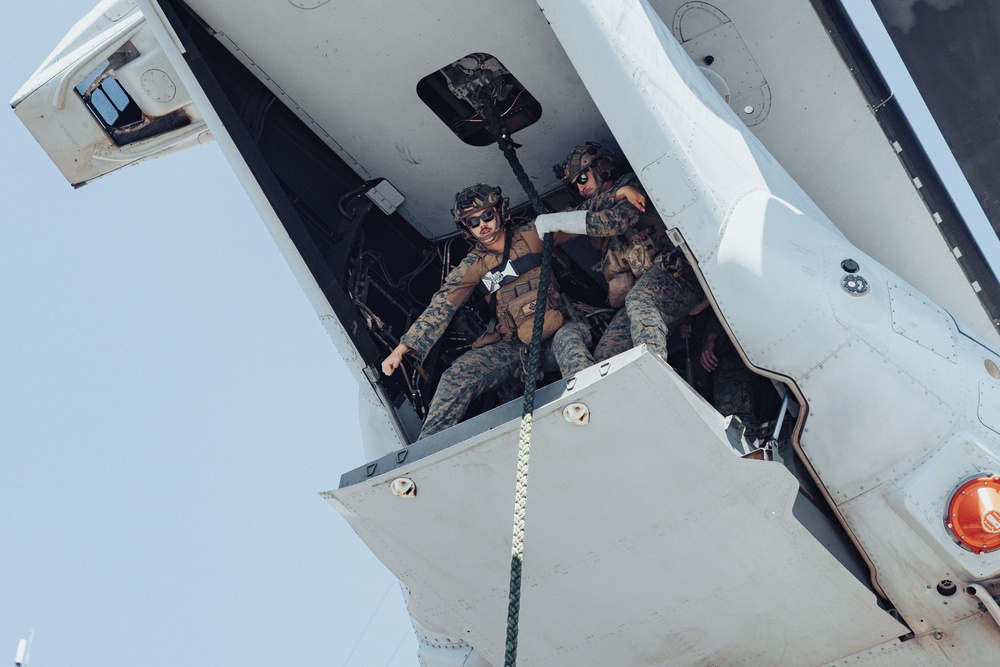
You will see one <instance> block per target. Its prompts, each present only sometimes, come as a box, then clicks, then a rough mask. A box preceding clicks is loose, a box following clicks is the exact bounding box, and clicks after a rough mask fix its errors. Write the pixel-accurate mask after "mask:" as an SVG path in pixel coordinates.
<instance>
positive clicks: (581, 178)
mask: <svg viewBox="0 0 1000 667" xmlns="http://www.w3.org/2000/svg"><path fill="white" fill-rule="evenodd" d="M589 180H590V177H589V176H587V172H586V171H581V172H580V173H579V174H577V175H576V178H574V179H573V183H574V184H576V185H583V184H584V183H586V182H587V181H589Z"/></svg>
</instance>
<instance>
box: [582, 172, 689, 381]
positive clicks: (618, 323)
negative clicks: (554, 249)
mask: <svg viewBox="0 0 1000 667" xmlns="http://www.w3.org/2000/svg"><path fill="white" fill-rule="evenodd" d="M624 185H631V186H633V187H635V188H638V189H639V190H642V188H641V186H640V185H639V182H638V179H637V178H636V176H635V174H632V173H628V174H625V175H623V176H621V177H619V178H618V179H616V180H615V182H614V183H613V184H612V186H611V187H610V188H608V189H607V190H604V191H603V192H600V193H598V194H596V195H594V196H593V197H591V198H590V199H588V200H586V201H584V202H582V203H581V204H580V205H579V206H577V210H585V211H587V236H620V235H624V234H626V233H627V232H628V231H629V230H631V229H633V228H634V227H635V226H636V225H638V224H639V219H640V217H642V216H643V215H647V216H648V215H655V213H653V212H652V209H651V208H647V211H648V212H647V213H646V214H643V213H641V212H640V211H639V209H637V208H636V207H635V206H633V205H632V204H631V203H630V202H629V201H628V200H626V199H622V200H621V201H619V202H617V203H616V202H615V192H616V191H617V190H618V189H619V188H621V187H622V186H624ZM659 224H661V225H662V222H661V223H659ZM667 250H668V248H663V252H661V255H660V257H658V260H659V262H658V263H657V264H656V265H654V267H653V268H652V269H650V270H649V271H647V272H646V273H644V274H643V275H642V276H641V277H639V278H638V279H637V280H636V282H635V285H633V286H632V289H631V290H629V292H628V295H627V296H626V297H625V307H624V308H623V309H622V311H619V313H618V314H616V315H615V318H614V319H613V320H612V321H611V325H609V326H608V330H607V331H606V332H605V334H604V336H602V337H601V341H600V342H598V344H597V350H595V359H596V360H597V361H603V360H604V359H607V358H610V357H612V356H614V355H615V354H618V353H620V352H623V351H625V350H626V349H629V347H632V346H635V345H641V344H645V345H646V347H648V348H649V349H650V351H652V352H655V353H656V354H658V355H659V356H660V357H661V358H662V359H664V360H665V359H666V358H667V337H668V336H669V333H670V326H671V325H672V324H674V323H675V322H677V321H678V320H680V319H682V318H683V317H684V316H686V315H687V313H688V311H690V310H691V308H693V307H694V306H695V305H697V304H698V302H699V301H701V300H702V299H703V298H704V293H703V292H702V290H701V286H700V285H699V284H698V280H697V278H695V275H694V271H693V269H691V267H690V266H689V265H688V264H687V262H686V261H684V260H683V259H681V260H680V262H679V263H676V270H673V271H668V270H666V269H664V268H663V266H662V261H663V259H664V257H663V255H664V254H665V252H666V251H667ZM678 256H679V255H678V253H677V251H673V252H672V253H671V255H670V260H671V262H672V263H674V260H675V259H676V258H678ZM675 273H676V274H677V275H674V274H675ZM623 311H624V313H625V314H624V315H622V314H621V313H622V312H623ZM625 327H627V328H628V333H629V337H630V338H631V342H630V344H628V345H627V346H626V341H625ZM605 338H607V339H608V340H607V342H605Z"/></svg>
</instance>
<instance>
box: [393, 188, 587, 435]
mask: <svg viewBox="0 0 1000 667" xmlns="http://www.w3.org/2000/svg"><path fill="white" fill-rule="evenodd" d="M453 212H454V213H455V218H456V224H458V225H459V228H460V229H462V230H463V231H464V232H465V233H466V235H467V236H469V237H471V239H474V240H475V241H476V244H475V246H474V247H473V248H472V250H471V251H470V252H469V254H468V255H467V256H466V257H465V259H463V260H462V261H461V262H460V263H459V265H458V266H456V267H455V268H454V269H452V270H451V272H450V273H449V274H448V277H447V278H446V279H445V281H444V284H443V285H442V286H441V289H439V290H438V291H437V292H436V293H435V294H434V296H433V297H431V302H430V304H429V305H428V306H427V308H426V309H425V310H424V312H423V313H422V314H421V315H420V317H418V318H417V320H416V321H415V322H414V323H413V324H412V325H411V326H410V328H409V330H407V332H406V333H405V334H403V336H402V337H401V338H400V345H399V346H397V347H396V349H395V350H393V351H392V353H391V354H390V355H389V356H388V357H387V358H386V360H385V361H384V362H383V363H382V370H383V372H384V373H385V374H386V375H391V374H392V373H393V372H394V371H395V369H396V368H397V367H398V366H399V364H400V363H401V362H402V358H403V355H405V354H412V355H413V356H415V357H416V359H417V360H418V361H423V360H424V358H425V357H426V356H427V353H428V352H429V351H430V349H431V348H432V347H433V346H434V344H435V343H436V342H437V341H438V340H439V339H440V338H441V336H442V335H443V334H444V332H445V329H447V327H448V324H449V323H450V322H451V319H452V317H454V315H455V313H456V311H457V310H458V308H459V307H461V306H462V304H464V303H465V302H466V301H467V300H468V299H469V297H471V296H472V293H473V292H474V291H475V290H476V289H477V288H478V289H480V290H484V291H487V292H488V293H489V294H490V297H488V298H492V303H493V305H494V307H495V308H496V311H497V312H496V314H497V320H496V325H495V328H494V329H493V330H491V331H490V332H488V333H487V334H484V336H483V337H481V338H480V339H479V340H477V341H476V342H475V343H473V346H472V349H470V350H468V351H466V352H465V353H463V354H462V355H461V356H460V357H459V358H458V359H456V360H455V361H454V362H453V363H452V364H451V366H450V367H449V368H448V369H447V370H445V372H444V373H443V374H442V376H441V379H440V381H439V382H438V386H437V390H436V391H435V393H434V398H433V399H432V400H431V404H430V406H429V407H428V410H427V417H426V419H425V420H424V424H423V427H422V428H421V430H420V436H419V438H418V439H422V438H426V437H427V436H429V435H433V434H434V433H437V432H439V431H442V430H444V429H446V428H448V427H449V426H453V425H454V424H457V423H458V422H459V420H461V418H462V416H463V415H464V414H465V411H466V409H467V408H468V407H469V404H470V403H471V402H472V400H473V399H474V398H476V397H477V396H479V395H481V394H483V393H484V392H486V391H489V390H491V389H497V388H499V387H502V386H504V385H505V384H508V383H510V382H513V381H515V380H517V379H519V378H520V377H521V376H522V373H523V371H524V369H526V367H527V344H526V341H524V340H522V339H525V338H530V333H526V332H530V324H527V326H525V322H526V321H527V320H525V321H519V318H515V317H514V316H513V315H511V313H510V311H509V309H507V308H505V307H504V306H505V305H508V304H507V302H505V301H504V295H505V294H508V293H510V294H517V296H518V297H519V298H520V299H521V300H523V301H524V302H525V303H526V304H530V305H526V306H525V307H524V310H525V313H524V315H525V317H526V318H527V319H530V320H533V319H534V318H533V312H527V311H533V309H534V299H535V295H537V281H536V282H535V283H534V284H535V285H536V288H535V291H534V292H532V291H531V285H532V284H533V283H532V282H531V281H532V276H537V275H539V274H540V268H538V267H537V266H533V264H534V258H536V257H537V258H538V260H537V261H538V262H539V263H540V253H541V249H542V241H541V239H540V238H539V235H538V234H537V233H536V232H535V228H534V225H533V224H530V223H529V224H527V225H524V226H522V227H519V228H517V229H513V228H511V227H510V226H509V224H508V223H509V222H510V215H509V213H508V211H507V206H506V198H505V197H503V195H502V193H501V192H500V188H494V187H491V186H488V185H484V184H478V185H475V186H471V187H469V188H466V189H465V190H463V191H462V192H460V193H458V195H456V205H455V209H454V211H453ZM570 238H572V237H571V236H570V235H569V234H557V235H556V236H555V238H554V242H555V243H562V242H564V241H566V240H569V239H570ZM504 260H509V261H506V262H505V261H504ZM528 266H533V268H532V269H527V268H526V267H528ZM511 269H513V271H512V270H511ZM511 274H513V275H511ZM550 278H551V276H550ZM547 305H548V308H547V310H546V318H545V321H546V328H549V327H556V326H559V324H562V322H563V316H562V314H561V312H559V311H558V310H557V308H558V307H559V299H558V286H557V285H556V284H555V280H554V279H552V280H551V282H550V287H549V294H548V301H547ZM564 326H565V327H570V328H573V327H578V326H579V325H577V324H575V323H570V324H568V325H564ZM576 341H577V339H575V338H573V337H571V338H568V339H566V340H564V341H562V342H561V343H560V344H558V345H556V344H555V343H554V341H552V340H548V341H545V342H544V343H543V344H542V362H543V369H547V370H553V369H555V368H556V367H557V366H558V367H560V368H561V367H564V366H566V367H568V366H570V365H573V364H575V363H577V359H578V358H579V357H580V356H581V355H586V354H587V350H586V348H583V349H580V345H579V344H578V343H577V342H576Z"/></svg>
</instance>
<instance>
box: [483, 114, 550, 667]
mask: <svg viewBox="0 0 1000 667" xmlns="http://www.w3.org/2000/svg"><path fill="white" fill-rule="evenodd" d="M480 111H481V112H482V114H483V118H484V119H485V120H486V123H487V126H488V127H489V129H490V133H491V134H492V135H493V139H494V140H495V141H496V142H497V146H499V147H500V150H501V151H502V152H503V154H504V157H505V158H507V162H509V163H510V167H511V169H512V170H513V171H514V175H515V176H516V177H517V181H518V183H520V184H521V187H522V188H524V192H525V194H526V195H528V200H529V201H530V202H531V206H532V207H533V208H534V209H535V213H537V214H539V215H541V214H542V213H545V205H544V204H543V203H542V199H541V197H539V196H538V192H537V191H535V186H534V184H533V183H532V182H531V179H530V178H528V174H527V173H525V171H524V168H523V167H522V166H521V163H520V162H519V161H518V159H517V152H516V151H515V149H514V142H513V141H511V139H510V136H508V134H507V128H506V126H505V125H504V122H503V120H502V119H501V118H500V114H499V113H497V110H496V109H495V108H494V107H493V102H492V100H488V101H486V102H485V103H484V104H482V105H481V108H480ZM541 268H542V275H541V276H540V277H539V284H538V299H537V300H536V301H535V319H534V322H533V323H532V329H531V345H530V346H529V351H528V371H527V377H526V378H525V379H524V405H523V407H522V409H521V432H520V437H519V439H518V449H517V484H516V486H515V489H514V534H513V537H512V540H511V550H510V594H509V596H508V602H507V648H506V652H505V654H504V666H505V667H514V665H516V664H517V633H518V618H519V616H520V613H521V570H522V566H523V561H524V517H525V509H526V506H527V503H528V460H529V459H530V457H531V423H532V416H533V414H534V411H535V386H536V385H537V382H538V368H539V366H540V365H541V356H542V354H541V350H542V328H543V327H542V325H543V323H544V321H545V306H546V302H547V300H548V293H549V275H550V273H551V269H552V235H551V234H546V235H545V239H544V244H543V248H542V267H541Z"/></svg>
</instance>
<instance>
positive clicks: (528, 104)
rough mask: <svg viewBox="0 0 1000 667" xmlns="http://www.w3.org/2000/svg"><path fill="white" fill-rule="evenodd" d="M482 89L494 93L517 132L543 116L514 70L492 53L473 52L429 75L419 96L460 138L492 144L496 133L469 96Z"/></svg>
mask: <svg viewBox="0 0 1000 667" xmlns="http://www.w3.org/2000/svg"><path fill="white" fill-rule="evenodd" d="M482 88H486V89H487V90H489V91H490V92H491V96H492V97H493V99H494V100H495V104H496V107H497V109H499V110H500V113H501V117H502V118H503V119H504V122H505V123H506V125H507V131H508V132H510V133H511V134H513V133H514V132H517V131H518V130H522V129H524V128H526V127H528V126H529V125H531V124H532V123H534V122H535V121H537V120H538V119H539V118H541V117H542V105H541V104H540V103H539V102H538V100H536V99H535V96H534V95H532V94H531V93H530V92H529V91H528V90H527V89H525V87H524V86H523V85H521V83H520V82H519V81H518V80H517V77H515V76H514V75H513V74H511V72H510V70H508V69H507V68H506V67H504V66H503V64H501V63H500V61H499V60H497V59H496V58H495V57H493V56H491V55H490V54H488V53H471V54H469V55H467V56H465V57H464V58H459V59H458V60H456V61H455V62H453V63H451V64H450V65H448V66H446V67H442V68H441V69H439V70H438V71H436V72H433V73H431V74H428V75H427V76H425V77H424V78H423V79H421V80H420V81H419V82H418V83H417V95H418V96H419V97H420V99H421V100H422V101H423V103H424V104H426V105H427V106H428V107H429V108H430V110H431V111H433V112H434V113H435V115H437V117H438V118H440V119H441V121H442V122H443V123H444V124H445V125H447V126H448V129H450V130H451V131H452V132H454V133H455V136H457V137H458V138H459V139H461V140H462V141H464V142H465V143H467V144H469V145H472V146H489V145H490V144H492V143H493V136H492V135H491V134H490V131H489V129H487V128H486V126H485V123H484V122H483V117H482V116H481V115H480V114H479V112H477V111H476V109H475V108H474V107H473V105H472V104H471V103H470V102H469V101H468V99H469V98H470V97H472V96H474V95H475V94H476V92H477V91H478V90H480V89H482Z"/></svg>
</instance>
